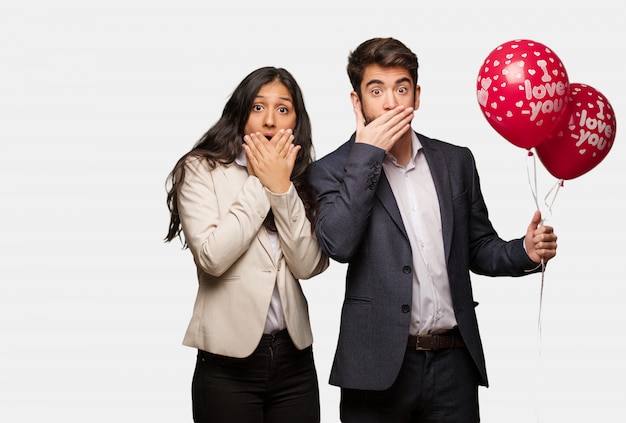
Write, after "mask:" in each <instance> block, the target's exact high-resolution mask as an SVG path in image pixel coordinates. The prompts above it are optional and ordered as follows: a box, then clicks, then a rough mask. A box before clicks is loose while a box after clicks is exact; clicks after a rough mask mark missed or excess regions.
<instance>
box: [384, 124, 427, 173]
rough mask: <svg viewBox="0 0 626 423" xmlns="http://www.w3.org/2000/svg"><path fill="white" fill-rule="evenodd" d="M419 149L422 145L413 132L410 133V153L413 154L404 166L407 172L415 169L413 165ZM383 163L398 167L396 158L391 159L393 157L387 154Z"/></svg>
mask: <svg viewBox="0 0 626 423" xmlns="http://www.w3.org/2000/svg"><path fill="white" fill-rule="evenodd" d="M421 149H422V143H421V142H420V140H419V138H417V134H416V133H415V131H411V151H412V152H413V156H412V157H411V160H410V161H409V163H408V164H407V166H406V169H407V170H408V169H412V168H414V167H415V163H416V162H417V155H418V154H419V151H420V150H421ZM385 161H387V162H389V163H391V164H393V165H394V166H398V167H400V165H399V164H398V161H397V160H396V158H395V157H393V155H392V154H391V153H389V152H388V153H387V154H386V156H385Z"/></svg>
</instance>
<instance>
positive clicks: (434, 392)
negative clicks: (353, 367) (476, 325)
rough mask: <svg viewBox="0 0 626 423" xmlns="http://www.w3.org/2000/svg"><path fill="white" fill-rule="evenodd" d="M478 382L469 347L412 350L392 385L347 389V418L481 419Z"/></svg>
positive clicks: (377, 422)
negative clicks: (384, 387)
mask: <svg viewBox="0 0 626 423" xmlns="http://www.w3.org/2000/svg"><path fill="white" fill-rule="evenodd" d="M478 383H479V375H478V371H477V370H476V366H475V365H474V363H473V361H472V359H471V357H470V355H469V353H468V352H467V350H466V349H465V348H450V349H445V350H438V351H415V350H407V352H406V353H405V356H404V362H403V364H402V368H401V370H400V374H399V375H398V377H397V379H396V381H395V382H394V383H393V385H391V387H390V388H389V389H387V390H384V391H363V390H357V389H345V388H342V389H341V405H340V411H341V421H342V422H347V423H476V422H479V421H480V417H479V411H478Z"/></svg>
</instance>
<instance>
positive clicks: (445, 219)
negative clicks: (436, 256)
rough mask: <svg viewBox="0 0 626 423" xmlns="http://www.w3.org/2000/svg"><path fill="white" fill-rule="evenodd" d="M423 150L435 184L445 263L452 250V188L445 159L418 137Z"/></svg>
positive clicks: (426, 141) (429, 144)
mask: <svg viewBox="0 0 626 423" xmlns="http://www.w3.org/2000/svg"><path fill="white" fill-rule="evenodd" d="M420 142H421V143H422V147H423V148H424V155H425V157H426V161H427V162H428V167H429V168H430V173H431V175H432V177H433V182H434V183H435V190H436V191H437V197H438V199H439V212H440V213H441V229H442V231H443V245H444V250H445V254H446V261H447V260H448V258H449V257H450V250H451V249H452V233H453V231H454V228H453V224H454V215H453V207H452V195H451V192H452V188H451V186H450V174H449V172H448V165H447V162H446V159H445V157H444V156H443V154H442V153H441V151H439V150H438V149H437V147H435V146H433V145H432V144H431V143H430V142H429V141H428V140H426V139H424V138H423V137H420Z"/></svg>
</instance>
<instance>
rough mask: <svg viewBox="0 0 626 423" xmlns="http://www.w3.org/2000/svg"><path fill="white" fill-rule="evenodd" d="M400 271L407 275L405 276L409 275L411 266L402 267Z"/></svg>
mask: <svg viewBox="0 0 626 423" xmlns="http://www.w3.org/2000/svg"><path fill="white" fill-rule="evenodd" d="M402 271H403V272H404V273H407V274H408V273H411V266H404V267H403V268H402Z"/></svg>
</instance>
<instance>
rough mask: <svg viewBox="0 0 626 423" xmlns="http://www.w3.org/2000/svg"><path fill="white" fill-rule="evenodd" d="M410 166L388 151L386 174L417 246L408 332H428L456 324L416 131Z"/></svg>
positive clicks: (438, 219) (438, 226)
mask: <svg viewBox="0 0 626 423" xmlns="http://www.w3.org/2000/svg"><path fill="white" fill-rule="evenodd" d="M412 152H413V154H412V155H411V160H410V161H409V163H408V164H407V166H406V167H402V166H400V165H399V164H398V162H397V161H396V159H395V157H393V155H391V154H390V153H387V157H386V158H385V160H384V162H383V169H384V170H385V175H386V176H387V179H388V180H389V184H390V185H391V190H392V191H393V194H394V196H395V198H396V202H397V203H398V207H399V209H400V214H401V215H402V221H403V223H404V226H405V228H406V230H407V233H408V236H409V242H410V244H411V250H412V251H413V269H414V271H413V299H412V301H413V303H412V307H411V325H410V328H409V333H410V334H412V335H416V334H419V335H424V334H428V333H437V332H441V331H444V330H448V329H452V328H453V327H455V326H456V325H457V322H456V318H455V316H454V309H453V307H452V297H451V296H450V283H449V281H448V271H447V268H446V260H445V253H444V247H443V233H442V229H441V213H440V211H439V201H438V198H437V192H436V190H435V184H434V182H433V178H432V175H431V174H430V168H429V167H428V163H427V162H426V157H424V153H423V151H422V145H421V143H420V142H419V139H418V138H417V135H415V133H413V138H412Z"/></svg>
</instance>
